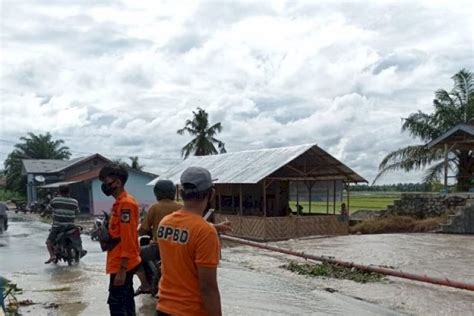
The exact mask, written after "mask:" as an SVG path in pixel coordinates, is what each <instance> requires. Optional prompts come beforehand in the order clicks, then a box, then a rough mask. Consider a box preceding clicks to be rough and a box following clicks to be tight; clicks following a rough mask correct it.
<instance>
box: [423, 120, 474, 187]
mask: <svg viewBox="0 0 474 316" xmlns="http://www.w3.org/2000/svg"><path fill="white" fill-rule="evenodd" d="M427 147H428V148H429V149H431V148H442V149H444V190H445V192H447V189H448V166H449V162H448V156H449V153H450V152H452V151H455V150H474V119H471V121H470V122H469V124H459V125H456V126H454V127H453V128H451V129H450V130H448V131H447V132H446V133H444V134H443V135H441V136H439V137H438V138H436V139H434V140H432V141H431V142H429V143H428V144H427ZM472 177H474V175H471V179H472Z"/></svg>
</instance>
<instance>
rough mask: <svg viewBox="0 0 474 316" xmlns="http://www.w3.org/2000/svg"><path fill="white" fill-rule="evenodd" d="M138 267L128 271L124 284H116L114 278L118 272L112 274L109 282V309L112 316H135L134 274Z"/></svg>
mask: <svg viewBox="0 0 474 316" xmlns="http://www.w3.org/2000/svg"><path fill="white" fill-rule="evenodd" d="M136 270H137V268H134V269H132V270H130V271H128V272H127V274H126V276H125V283H124V284H123V285H122V286H115V285H114V280H115V276H116V274H115V273H113V274H111V275H110V283H109V298H108V299H107V304H109V311H110V315H111V316H135V315H136V312H135V298H134V291H133V275H134V274H135V272H136Z"/></svg>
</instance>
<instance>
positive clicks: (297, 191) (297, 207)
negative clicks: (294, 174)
mask: <svg viewBox="0 0 474 316" xmlns="http://www.w3.org/2000/svg"><path fill="white" fill-rule="evenodd" d="M295 183H296V215H300V212H299V205H300V189H299V186H300V185H299V182H298V181H295Z"/></svg>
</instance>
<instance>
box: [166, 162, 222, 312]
mask: <svg viewBox="0 0 474 316" xmlns="http://www.w3.org/2000/svg"><path fill="white" fill-rule="evenodd" d="M211 179H212V178H211V174H210V173H209V171H208V170H206V169H204V168H199V167H191V168H188V169H186V170H185V171H184V172H183V174H182V175H181V185H182V190H181V196H182V198H183V201H184V206H183V208H182V209H181V210H179V211H176V212H174V213H172V214H170V215H167V216H166V217H165V218H164V219H163V220H162V221H161V222H160V225H159V227H158V233H157V237H158V244H159V247H160V252H161V262H162V265H161V271H162V277H161V280H160V286H159V293H160V295H159V298H158V304H157V313H158V315H160V316H161V315H195V316H199V315H210V316H220V315H222V310H221V300H220V294H219V288H218V285H217V266H218V264H219V255H220V243H219V238H218V235H217V231H216V228H215V227H214V226H213V225H212V224H210V223H208V222H207V221H206V220H204V218H203V217H202V216H203V213H204V212H206V211H207V210H208V209H209V206H210V201H212V199H213V196H214V193H215V192H214V186H213V184H212V180H211Z"/></svg>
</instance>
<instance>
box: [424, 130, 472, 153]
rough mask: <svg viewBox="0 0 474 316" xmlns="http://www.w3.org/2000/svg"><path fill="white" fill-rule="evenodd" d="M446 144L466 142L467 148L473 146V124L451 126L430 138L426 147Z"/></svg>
mask: <svg viewBox="0 0 474 316" xmlns="http://www.w3.org/2000/svg"><path fill="white" fill-rule="evenodd" d="M444 144H448V145H456V144H459V145H462V144H468V147H469V148H474V125H470V124H459V125H456V126H454V127H453V128H451V129H450V130H449V131H447V132H446V133H444V134H443V135H441V136H439V137H438V138H436V139H434V140H432V141H431V142H429V143H428V144H427V146H428V148H433V147H436V146H441V145H444Z"/></svg>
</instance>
